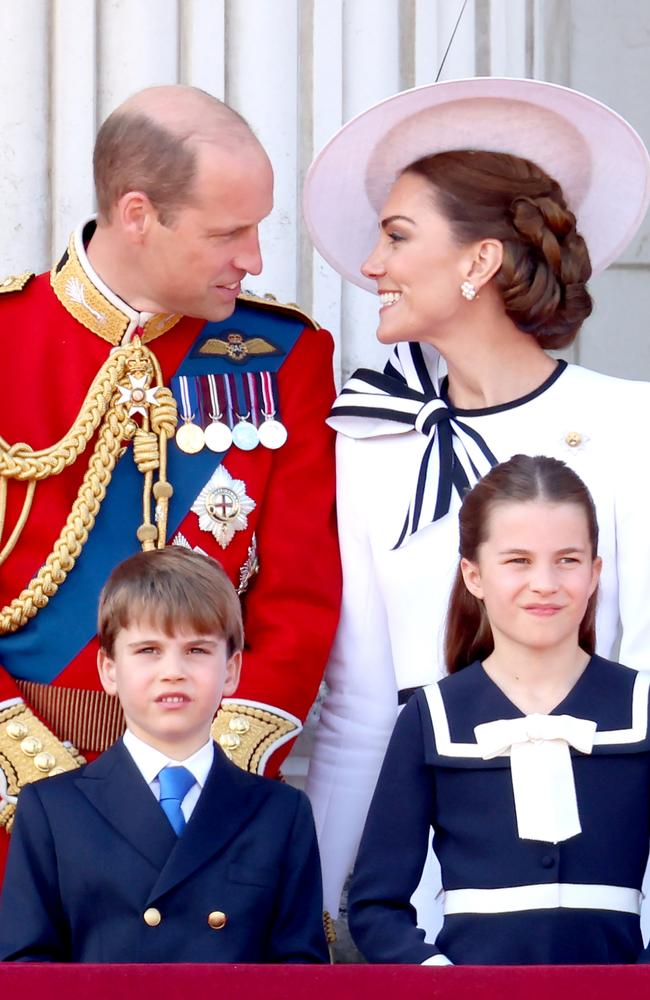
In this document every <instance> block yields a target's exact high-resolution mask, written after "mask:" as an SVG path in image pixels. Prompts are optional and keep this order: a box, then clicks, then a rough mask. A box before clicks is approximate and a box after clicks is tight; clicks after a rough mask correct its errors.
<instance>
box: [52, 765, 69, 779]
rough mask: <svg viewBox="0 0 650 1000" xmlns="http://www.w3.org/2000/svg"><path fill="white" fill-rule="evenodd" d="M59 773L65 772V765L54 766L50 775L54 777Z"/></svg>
mask: <svg viewBox="0 0 650 1000" xmlns="http://www.w3.org/2000/svg"><path fill="white" fill-rule="evenodd" d="M57 774H65V768H64V767H53V768H52V770H51V771H50V774H49V777H50V778H54V777H55V776H56V775H57Z"/></svg>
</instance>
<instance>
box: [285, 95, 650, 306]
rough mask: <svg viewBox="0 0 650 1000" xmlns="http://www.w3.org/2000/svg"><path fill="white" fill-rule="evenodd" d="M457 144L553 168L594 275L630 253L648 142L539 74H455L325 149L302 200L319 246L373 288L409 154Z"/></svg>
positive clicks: (394, 102)
mask: <svg viewBox="0 0 650 1000" xmlns="http://www.w3.org/2000/svg"><path fill="white" fill-rule="evenodd" d="M452 149H476V150H478V149H486V150H490V151H493V152H502V153H512V154H514V155H516V156H521V157H525V158H526V159H528V160H532V161H533V162H534V163H537V164H538V166H540V167H542V168H543V169H544V170H545V171H546V172H547V173H548V174H549V175H550V176H551V177H553V178H554V179H555V180H556V181H558V182H559V184H560V185H561V187H562V190H563V192H564V196H565V198H566V201H567V204H568V205H569V207H570V209H571V210H572V212H573V213H574V214H575V216H576V218H577V223H578V231H579V232H580V233H581V234H582V236H583V237H584V239H585V240H586V243H587V246H588V248H589V254H590V257H591V263H592V268H593V271H594V273H597V272H599V271H602V270H604V268H606V267H607V266H608V264H611V262H612V261H613V260H615V259H616V258H617V257H618V256H619V255H620V254H621V253H622V252H623V250H624V249H625V247H626V246H627V245H628V244H629V242H630V240H631V239H632V237H633V236H634V234H635V232H636V231H637V229H638V227H639V226H640V224H641V222H642V221H643V218H644V216H645V213H646V209H647V207H648V201H649V199H650V183H649V178H650V157H649V156H648V151H647V149H646V147H645V145H644V143H643V141H642V140H641V138H640V136H639V135H638V134H637V132H635V130H634V129H633V128H632V126H631V125H630V124H629V123H628V122H626V121H625V119H624V118H622V117H621V116H620V115H618V114H617V113H616V112H615V111H612V109H611V108H608V107H607V106H606V105H605V104H601V103H600V102H599V101H596V100H594V99H593V98H591V97H587V95H586V94H581V93H579V92H578V91H575V90H570V89H569V88H567V87H560V86H558V85H556V84H551V83H544V82H541V81H538V80H516V79H511V78H500V77H474V78H472V79H467V80H450V81H445V82H443V83H434V84H429V85H427V86H424V87H416V88H415V89H413V90H407V91H404V92H402V93H400V94H396V95H395V96H394V97H390V98H388V99H387V100H384V101H381V102H380V103H379V104H376V105H374V106H373V107H372V108H369V109H368V110H367V111H364V112H362V114H360V115H358V116H357V117H356V118H353V119H352V120H351V121H349V122H348V123H347V124H346V125H344V126H343V127H342V128H341V129H340V130H339V131H338V132H337V133H336V134H335V135H334V136H333V138H332V139H330V141H329V142H328V143H327V144H326V145H325V146H324V147H323V149H322V150H321V152H320V153H319V154H318V155H317V156H316V159H315V160H314V162H313V163H312V165H311V167H310V168H309V171H308V174H307V177H306V180H305V189H304V198H303V207H304V214H305V221H306V224H307V228H308V230H309V233H310V235H311V238H312V240H313V243H314V246H315V247H316V249H317V250H318V251H319V253H320V254H321V255H322V256H323V257H324V258H325V260H326V261H327V262H328V263H329V264H331V265H332V267H333V268H335V270H336V271H338V272H339V274H341V275H342V276H343V277H344V278H347V279H348V281H351V282H353V283H354V284H356V285H360V286H361V287H362V288H367V289H373V290H374V287H375V285H374V282H372V281H369V280H368V279H367V278H364V277H363V275H362V274H361V270H360V269H361V265H362V264H363V262H364V261H365V260H366V258H367V257H368V255H369V254H370V252H371V250H372V248H373V246H374V245H375V243H376V240H377V223H378V214H379V212H380V210H381V206H382V204H383V202H384V201H385V199H386V197H387V195H388V192H389V191H390V189H391V187H392V185H393V184H394V182H395V180H396V179H397V177H398V176H399V174H400V173H401V171H402V170H403V169H404V168H405V167H407V166H408V165H409V164H410V163H413V162H414V161H415V160H418V159H420V158H421V157H423V156H428V155H432V154H435V153H441V152H444V151H447V150H452ZM486 235H489V234H486Z"/></svg>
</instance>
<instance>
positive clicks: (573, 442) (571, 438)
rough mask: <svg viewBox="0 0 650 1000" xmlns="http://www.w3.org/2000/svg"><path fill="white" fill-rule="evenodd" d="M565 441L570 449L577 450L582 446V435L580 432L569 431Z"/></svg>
mask: <svg viewBox="0 0 650 1000" xmlns="http://www.w3.org/2000/svg"><path fill="white" fill-rule="evenodd" d="M564 440H565V441H566V443H567V444H568V446H569V448H577V447H578V445H580V444H582V434H579V433H578V431H569V433H568V434H567V435H566V437H565V439H564Z"/></svg>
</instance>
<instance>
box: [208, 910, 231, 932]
mask: <svg viewBox="0 0 650 1000" xmlns="http://www.w3.org/2000/svg"><path fill="white" fill-rule="evenodd" d="M227 922H228V918H227V917H226V914H225V913H222V912H221V910H213V911H212V913H208V925H209V926H210V927H211V928H212V930H213V931H220V930H221V929H222V928H223V927H225V926H226V924H227Z"/></svg>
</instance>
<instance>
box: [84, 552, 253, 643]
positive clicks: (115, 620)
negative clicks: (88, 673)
mask: <svg viewBox="0 0 650 1000" xmlns="http://www.w3.org/2000/svg"><path fill="white" fill-rule="evenodd" d="M136 622H137V623H139V622H146V623H148V624H151V625H152V626H154V627H156V628H159V629H160V630H161V631H162V632H164V634H165V635H168V636H174V635H177V634H178V633H183V632H193V633H194V634H195V635H196V636H197V637H198V636H202V635H220V636H221V637H223V638H224V639H225V640H226V646H227V653H228V656H232V654H233V653H236V652H238V651H240V650H241V649H243V646H244V629H243V625H242V614H241V605H240V603H239V597H238V596H237V591H236V590H235V588H234V587H233V585H232V583H231V582H230V580H229V578H228V576H227V575H226V572H225V570H224V569H223V567H222V566H221V565H220V564H219V563H218V562H217V561H216V560H215V559H211V558H210V556H206V555H202V554H201V553H200V552H193V551H192V550H191V549H185V548H180V547H179V546H173V545H172V546H168V547H167V548H165V549H154V550H153V551H150V552H138V553H137V555H134V556H131V557H130V558H129V559H125V560H124V562H121V563H120V564H119V565H118V566H116V567H115V569H114V570H113V572H112V573H111V575H110V577H109V578H108V580H107V581H106V583H105V585H104V587H103V589H102V592H101V595H100V598H99V611H98V616H97V634H98V637H99V644H100V646H101V648H102V649H103V650H104V651H105V652H106V653H107V654H108V656H113V652H114V647H115V640H116V638H117V634H118V632H119V631H120V630H121V629H125V628H129V626H131V625H133V624H135V623H136Z"/></svg>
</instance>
